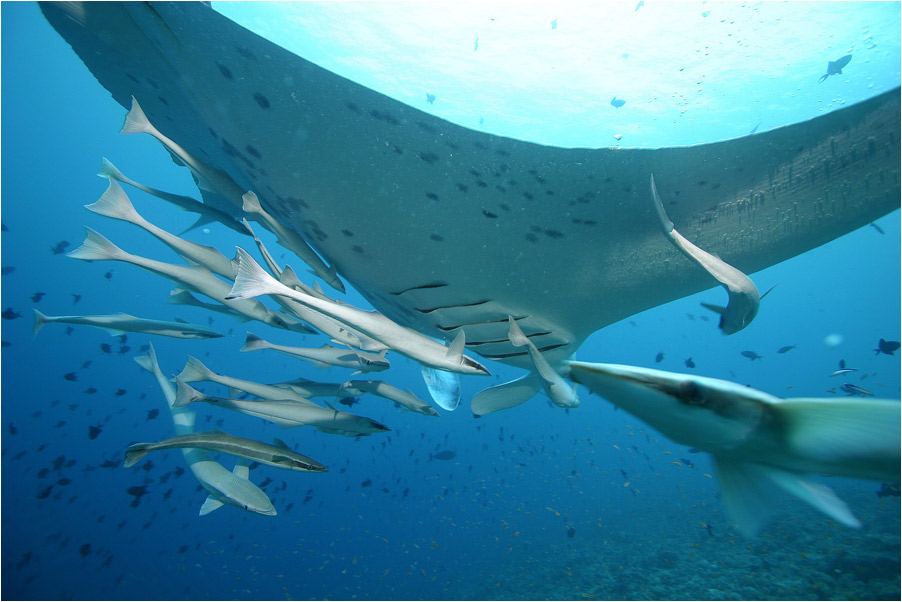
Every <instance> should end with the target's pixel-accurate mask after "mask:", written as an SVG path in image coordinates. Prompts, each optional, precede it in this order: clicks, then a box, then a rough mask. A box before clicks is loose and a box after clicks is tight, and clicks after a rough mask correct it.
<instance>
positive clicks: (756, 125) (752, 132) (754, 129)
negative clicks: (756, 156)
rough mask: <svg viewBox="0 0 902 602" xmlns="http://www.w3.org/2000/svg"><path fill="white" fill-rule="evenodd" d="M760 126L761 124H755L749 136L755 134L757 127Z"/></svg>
mask: <svg viewBox="0 0 902 602" xmlns="http://www.w3.org/2000/svg"><path fill="white" fill-rule="evenodd" d="M760 125H761V122H760V121H759V122H758V123H756V124H755V127H753V128H752V131H751V132H749V134H754V133H755V132H757V131H758V126H760Z"/></svg>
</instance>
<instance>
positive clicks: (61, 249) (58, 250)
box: [50, 240, 69, 255]
mask: <svg viewBox="0 0 902 602" xmlns="http://www.w3.org/2000/svg"><path fill="white" fill-rule="evenodd" d="M68 246H69V241H68V240H61V241H59V242H58V243H56V244H55V245H53V246H52V247H50V251H51V252H53V254H54V255H61V254H63V253H65V252H66V248H67V247H68Z"/></svg>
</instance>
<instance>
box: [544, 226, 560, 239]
mask: <svg viewBox="0 0 902 602" xmlns="http://www.w3.org/2000/svg"><path fill="white" fill-rule="evenodd" d="M545 235H546V236H548V237H550V238H564V233H563V232H558V231H557V230H550V229H548V228H546V229H545Z"/></svg>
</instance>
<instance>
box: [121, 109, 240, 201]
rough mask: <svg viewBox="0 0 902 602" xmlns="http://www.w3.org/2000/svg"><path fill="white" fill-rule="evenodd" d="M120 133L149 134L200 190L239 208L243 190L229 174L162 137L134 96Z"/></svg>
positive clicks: (169, 139)
mask: <svg viewBox="0 0 902 602" xmlns="http://www.w3.org/2000/svg"><path fill="white" fill-rule="evenodd" d="M121 133H123V134H138V133H142V134H150V135H151V136H153V137H154V138H156V139H157V140H159V141H160V143H161V144H162V145H163V146H165V147H166V149H167V150H168V151H169V152H170V153H172V154H173V155H175V156H176V157H178V158H179V160H180V161H181V162H182V163H184V164H185V165H186V166H187V167H188V169H190V170H191V173H192V174H194V177H196V178H197V180H198V184H199V188H200V189H201V190H205V189H206V190H211V191H214V192H216V193H218V194H219V195H221V196H222V197H224V198H225V199H226V200H228V201H229V202H230V203H232V204H234V205H235V206H236V207H241V195H243V194H244V192H245V191H244V189H242V188H241V186H239V185H238V184H237V183H236V182H235V180H233V179H232V177H231V176H229V174H227V173H225V172H224V171H221V170H219V169H217V168H215V167H213V166H211V165H207V164H206V163H204V162H203V161H201V160H200V159H198V158H197V157H195V156H194V155H192V154H191V153H189V152H188V151H186V150H185V149H184V148H182V147H181V146H179V145H178V144H177V143H176V142H175V141H174V140H172V139H171V138H168V137H166V136H165V135H163V134H162V133H161V132H160V130H158V129H157V128H156V127H154V125H153V124H152V123H150V120H149V119H148V118H147V115H145V114H144V110H143V109H142V108H141V105H139V104H138V100H137V99H136V98H135V97H134V96H132V108H131V110H129V112H128V114H127V115H126V116H125V123H124V124H123V125H122V130H121Z"/></svg>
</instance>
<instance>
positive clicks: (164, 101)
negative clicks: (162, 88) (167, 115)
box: [157, 96, 169, 107]
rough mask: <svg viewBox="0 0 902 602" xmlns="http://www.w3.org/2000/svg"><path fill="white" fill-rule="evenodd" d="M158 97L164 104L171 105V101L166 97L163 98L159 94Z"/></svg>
mask: <svg viewBox="0 0 902 602" xmlns="http://www.w3.org/2000/svg"><path fill="white" fill-rule="evenodd" d="M157 99H158V100H159V101H160V102H161V103H163V104H164V105H166V106H167V107H168V106H169V101H168V100H166V99H165V98H163V97H162V96H157Z"/></svg>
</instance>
